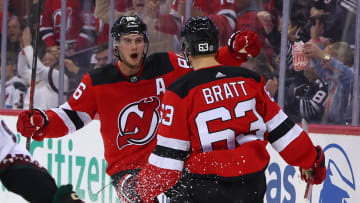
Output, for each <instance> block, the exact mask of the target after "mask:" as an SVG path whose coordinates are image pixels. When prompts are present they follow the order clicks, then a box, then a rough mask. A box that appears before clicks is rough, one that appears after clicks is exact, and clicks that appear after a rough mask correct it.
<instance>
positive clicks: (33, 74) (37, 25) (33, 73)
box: [26, 0, 43, 151]
mask: <svg viewBox="0 0 360 203" xmlns="http://www.w3.org/2000/svg"><path fill="white" fill-rule="evenodd" d="M42 2H43V0H39V1H38V5H37V7H36V12H35V15H36V21H35V35H34V38H33V46H34V55H33V63H32V66H31V83H30V101H29V111H30V122H31V123H32V124H33V117H32V113H33V112H32V111H33V106H34V92H35V82H36V66H37V55H38V42H39V39H38V38H39V29H40V11H41V8H42ZM30 144H31V138H30V137H28V138H27V139H26V149H27V150H28V151H30Z"/></svg>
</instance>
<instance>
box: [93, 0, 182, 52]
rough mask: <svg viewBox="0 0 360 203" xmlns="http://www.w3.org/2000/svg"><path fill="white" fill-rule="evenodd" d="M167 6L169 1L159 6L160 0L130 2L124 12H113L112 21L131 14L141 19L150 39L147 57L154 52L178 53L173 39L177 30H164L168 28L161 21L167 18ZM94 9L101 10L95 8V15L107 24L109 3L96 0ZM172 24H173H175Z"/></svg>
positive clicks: (135, 0)
mask: <svg viewBox="0 0 360 203" xmlns="http://www.w3.org/2000/svg"><path fill="white" fill-rule="evenodd" d="M168 4H169V1H165V2H163V4H161V1H160V0H148V1H145V0H132V4H130V5H127V9H126V12H125V11H123V12H120V11H118V10H117V11H116V12H115V17H114V19H116V18H117V17H118V16H121V15H133V14H136V15H138V16H140V17H141V18H142V19H143V21H144V23H145V24H146V25H147V30H148V35H149V38H150V39H151V43H150V44H149V50H148V54H149V55H151V54H152V53H156V52H164V51H178V50H177V48H176V47H177V46H176V45H177V42H176V38H175V36H176V34H177V33H178V28H177V27H175V29H174V30H171V28H172V27H171V28H167V27H166V28H164V27H165V26H168V25H167V23H168V21H166V23H165V22H164V21H163V20H162V18H164V17H168V16H166V14H169V12H170V6H168ZM96 7H99V8H102V9H99V8H95V15H96V16H98V17H99V18H100V19H101V20H103V21H104V22H105V23H108V22H109V15H108V13H109V8H110V2H109V1H104V0H96ZM104 9H106V10H104ZM105 11H106V12H105ZM160 11H162V13H160ZM167 19H168V18H167ZM172 23H174V24H175V22H172Z"/></svg>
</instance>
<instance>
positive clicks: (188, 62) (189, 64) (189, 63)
mask: <svg viewBox="0 0 360 203" xmlns="http://www.w3.org/2000/svg"><path fill="white" fill-rule="evenodd" d="M183 55H184V58H185V61H186V64H187V65H188V66H189V67H190V68H192V65H191V62H190V59H189V54H188V53H187V51H186V49H184V50H183Z"/></svg>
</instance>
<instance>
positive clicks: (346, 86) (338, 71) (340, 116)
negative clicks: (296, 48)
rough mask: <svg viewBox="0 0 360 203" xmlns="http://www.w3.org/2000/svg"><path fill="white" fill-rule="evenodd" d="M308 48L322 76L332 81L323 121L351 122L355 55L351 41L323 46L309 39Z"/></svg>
mask: <svg viewBox="0 0 360 203" xmlns="http://www.w3.org/2000/svg"><path fill="white" fill-rule="evenodd" d="M304 52H305V54H307V55H308V56H310V57H312V58H313V59H314V64H315V65H314V68H315V70H316V72H317V74H318V75H319V77H320V78H321V79H323V80H326V81H327V82H328V83H329V91H328V93H329V97H328V100H327V102H326V106H325V117H324V118H323V122H324V123H327V122H330V123H335V124H345V123H346V122H350V121H349V119H350V117H351V111H352V109H351V107H352V106H351V93H352V84H353V81H354V70H353V68H352V66H353V58H354V55H353V52H352V50H351V49H350V47H349V45H348V44H347V43H346V42H335V43H333V44H330V45H328V46H327V47H326V48H325V50H322V49H321V48H320V47H319V46H318V45H316V44H315V43H314V42H308V43H306V44H305V45H304Z"/></svg>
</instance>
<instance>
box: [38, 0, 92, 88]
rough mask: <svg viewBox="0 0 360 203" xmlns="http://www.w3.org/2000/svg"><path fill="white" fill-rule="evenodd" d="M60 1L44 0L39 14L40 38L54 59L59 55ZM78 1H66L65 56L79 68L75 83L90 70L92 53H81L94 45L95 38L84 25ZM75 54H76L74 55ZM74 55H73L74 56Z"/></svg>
mask: <svg viewBox="0 0 360 203" xmlns="http://www.w3.org/2000/svg"><path fill="white" fill-rule="evenodd" d="M61 14H62V13H61V0H46V1H45V3H44V10H43V12H42V13H41V18H42V20H41V24H40V36H41V38H42V40H43V41H44V43H45V45H46V47H47V49H49V50H50V51H51V52H52V53H53V54H54V55H55V56H56V57H59V55H60V44H59V43H60V27H61ZM83 17H84V16H83V15H82V8H81V4H80V0H67V1H66V25H65V27H66V36H65V38H66V39H65V52H66V53H65V55H66V56H71V59H72V60H73V62H74V63H75V64H76V65H77V66H78V67H80V70H79V72H78V74H77V76H76V81H77V82H80V80H81V78H82V76H83V75H84V74H85V73H87V72H88V71H89V70H91V65H90V57H91V54H92V52H91V51H88V52H81V54H80V53H79V51H80V50H84V49H85V48H89V47H91V46H94V45H95V43H96V42H95V39H96V37H94V36H91V33H94V32H92V30H91V27H87V26H86V25H85V24H84V19H83ZM75 53H77V54H75ZM74 54H75V55H74Z"/></svg>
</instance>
